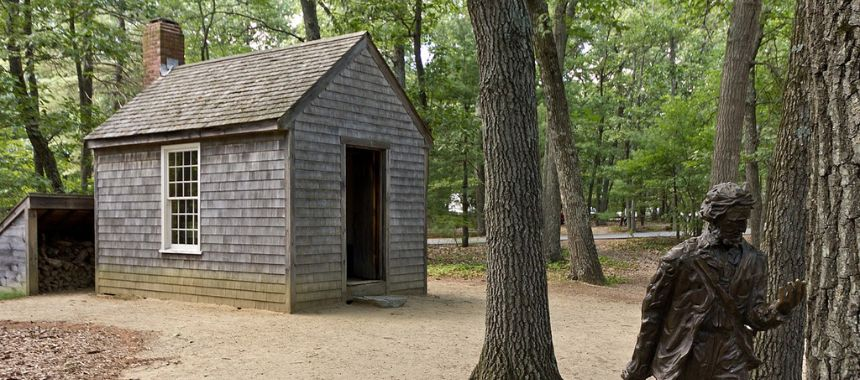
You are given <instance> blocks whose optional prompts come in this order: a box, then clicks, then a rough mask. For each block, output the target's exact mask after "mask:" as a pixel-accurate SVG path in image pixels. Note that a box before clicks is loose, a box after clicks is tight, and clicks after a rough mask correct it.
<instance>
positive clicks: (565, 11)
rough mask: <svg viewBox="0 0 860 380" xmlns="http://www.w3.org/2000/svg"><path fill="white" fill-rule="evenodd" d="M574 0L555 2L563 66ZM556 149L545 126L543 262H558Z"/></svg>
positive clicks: (559, 235) (559, 225) (558, 43)
mask: <svg viewBox="0 0 860 380" xmlns="http://www.w3.org/2000/svg"><path fill="white" fill-rule="evenodd" d="M575 7H576V1H568V0H562V1H559V2H558V3H556V7H555V15H554V19H555V24H554V25H553V34H555V42H556V52H557V54H558V62H559V65H560V66H561V67H564V56H565V52H566V50H567V35H568V33H567V21H566V18H567V17H573V13H574V9H575ZM556 151H557V149H556V148H555V146H554V144H553V143H552V137H551V136H550V131H549V128H547V130H546V148H545V151H544V160H543V176H542V177H541V178H542V180H543V213H544V214H543V250H544V257H546V259H547V262H556V261H561V260H563V259H564V258H563V257H562V255H561V193H560V192H559V187H558V171H557V170H556V167H555V154H556Z"/></svg>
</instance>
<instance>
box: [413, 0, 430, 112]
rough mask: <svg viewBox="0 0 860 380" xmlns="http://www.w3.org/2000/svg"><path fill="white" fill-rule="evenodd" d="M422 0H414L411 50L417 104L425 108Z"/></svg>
mask: <svg viewBox="0 0 860 380" xmlns="http://www.w3.org/2000/svg"><path fill="white" fill-rule="evenodd" d="M423 13H424V0H415V25H414V26H415V27H414V28H413V30H412V52H413V54H414V55H415V77H416V78H417V79H418V104H420V105H421V107H423V108H427V90H426V88H425V85H424V61H423V60H422V59H421V34H422V31H421V28H422V22H423V21H422V20H423Z"/></svg>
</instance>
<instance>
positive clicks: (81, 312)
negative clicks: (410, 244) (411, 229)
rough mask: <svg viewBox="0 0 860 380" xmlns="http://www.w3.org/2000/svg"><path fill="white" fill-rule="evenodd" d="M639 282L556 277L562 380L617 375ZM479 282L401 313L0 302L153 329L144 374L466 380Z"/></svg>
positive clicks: (479, 319) (35, 317)
mask: <svg viewBox="0 0 860 380" xmlns="http://www.w3.org/2000/svg"><path fill="white" fill-rule="evenodd" d="M639 288H640V287H639V286H623V287H620V288H595V287H590V286H585V285H580V284H567V285H554V286H552V287H551V291H550V307H551V313H552V319H553V320H552V322H553V341H554V343H555V352H556V357H557V359H558V364H559V367H560V368H561V371H562V375H564V377H565V378H568V379H616V378H618V376H619V373H620V370H621V368H622V367H623V366H624V364H625V363H626V361H627V359H628V358H629V355H630V353H631V352H632V349H633V343H634V340H635V336H636V333H637V329H638V319H639V312H638V299H639V297H641V293H642V289H639ZM484 307H485V305H484V284H482V283H481V282H477V281H472V282H457V281H450V280H431V282H430V295H429V296H427V297H409V301H408V302H407V304H406V306H405V307H403V308H400V309H378V308H374V307H370V306H364V305H357V304H354V305H338V306H333V307H330V308H326V309H320V310H316V311H314V312H310V313H303V314H297V315H286V314H279V313H272V312H265V311H258V310H238V309H236V308H231V307H223V306H212V305H202V304H189V303H180V302H168V301H159V300H150V299H146V300H131V301H124V300H118V299H112V298H105V297H96V296H93V295H88V294H70V295H51V296H36V297H29V298H23V299H17V300H12V301H3V302H0V320H2V319H10V320H19V321H39V320H54V321H69V322H74V323H81V322H93V323H98V324H105V325H110V326H116V327H121V328H127V329H133V330H143V331H154V332H155V333H156V337H155V338H154V339H153V340H152V341H151V343H150V347H149V349H147V350H145V351H143V352H142V353H141V355H140V356H141V357H142V358H162V359H159V360H155V361H153V362H152V363H150V364H148V365H145V366H142V367H137V368H132V369H131V370H129V371H126V373H124V374H123V377H124V378H135V379H137V378H139V379H166V378H174V379H186V378H192V379H199V378H208V379H213V378H214V379H237V378H245V379H251V378H292V379H339V378H343V379H346V378H350V379H362V378H364V379H368V378H373V379H424V378H437V379H438V378H444V379H463V378H466V377H468V375H469V373H470V371H471V369H472V367H473V366H474V364H475V362H476V360H477V357H478V355H479V353H480V348H481V343H482V339H483V327H484Z"/></svg>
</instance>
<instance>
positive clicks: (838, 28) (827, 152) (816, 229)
mask: <svg viewBox="0 0 860 380" xmlns="http://www.w3.org/2000/svg"><path fill="white" fill-rule="evenodd" d="M858 9H860V1H858V0H853V1H836V0H826V1H811V0H807V1H806V17H805V19H804V21H803V22H804V23H805V25H804V26H805V29H806V30H807V34H806V41H805V43H804V44H803V47H804V48H806V47H808V49H809V51H808V54H809V59H807V62H809V64H810V67H809V77H808V78H809V81H808V86H807V87H806V89H807V90H806V94H808V96H809V102H810V104H809V107H810V111H811V112H810V115H811V120H810V121H811V122H810V123H809V125H810V126H811V127H812V142H811V144H810V145H809V146H810V147H811V148H810V157H809V162H810V163H811V164H812V168H811V170H810V174H811V178H810V193H809V201H810V210H809V219H810V222H809V227H808V229H807V230H808V231H809V232H810V234H809V237H810V239H811V241H810V242H809V243H810V246H809V247H810V251H809V261H808V270H807V279H808V281H809V298H808V308H807V318H808V319H807V324H806V349H807V351H806V369H807V378H808V379H809V380H818V379H827V380H842V379H856V378H857V376H858V374H860V112H858V94H860V81H858V77H860V18H858ZM771 203H773V201H771Z"/></svg>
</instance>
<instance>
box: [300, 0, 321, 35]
mask: <svg viewBox="0 0 860 380" xmlns="http://www.w3.org/2000/svg"><path fill="white" fill-rule="evenodd" d="M302 19H303V20H304V22H305V41H313V40H318V39H320V22H319V19H317V0H302Z"/></svg>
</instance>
